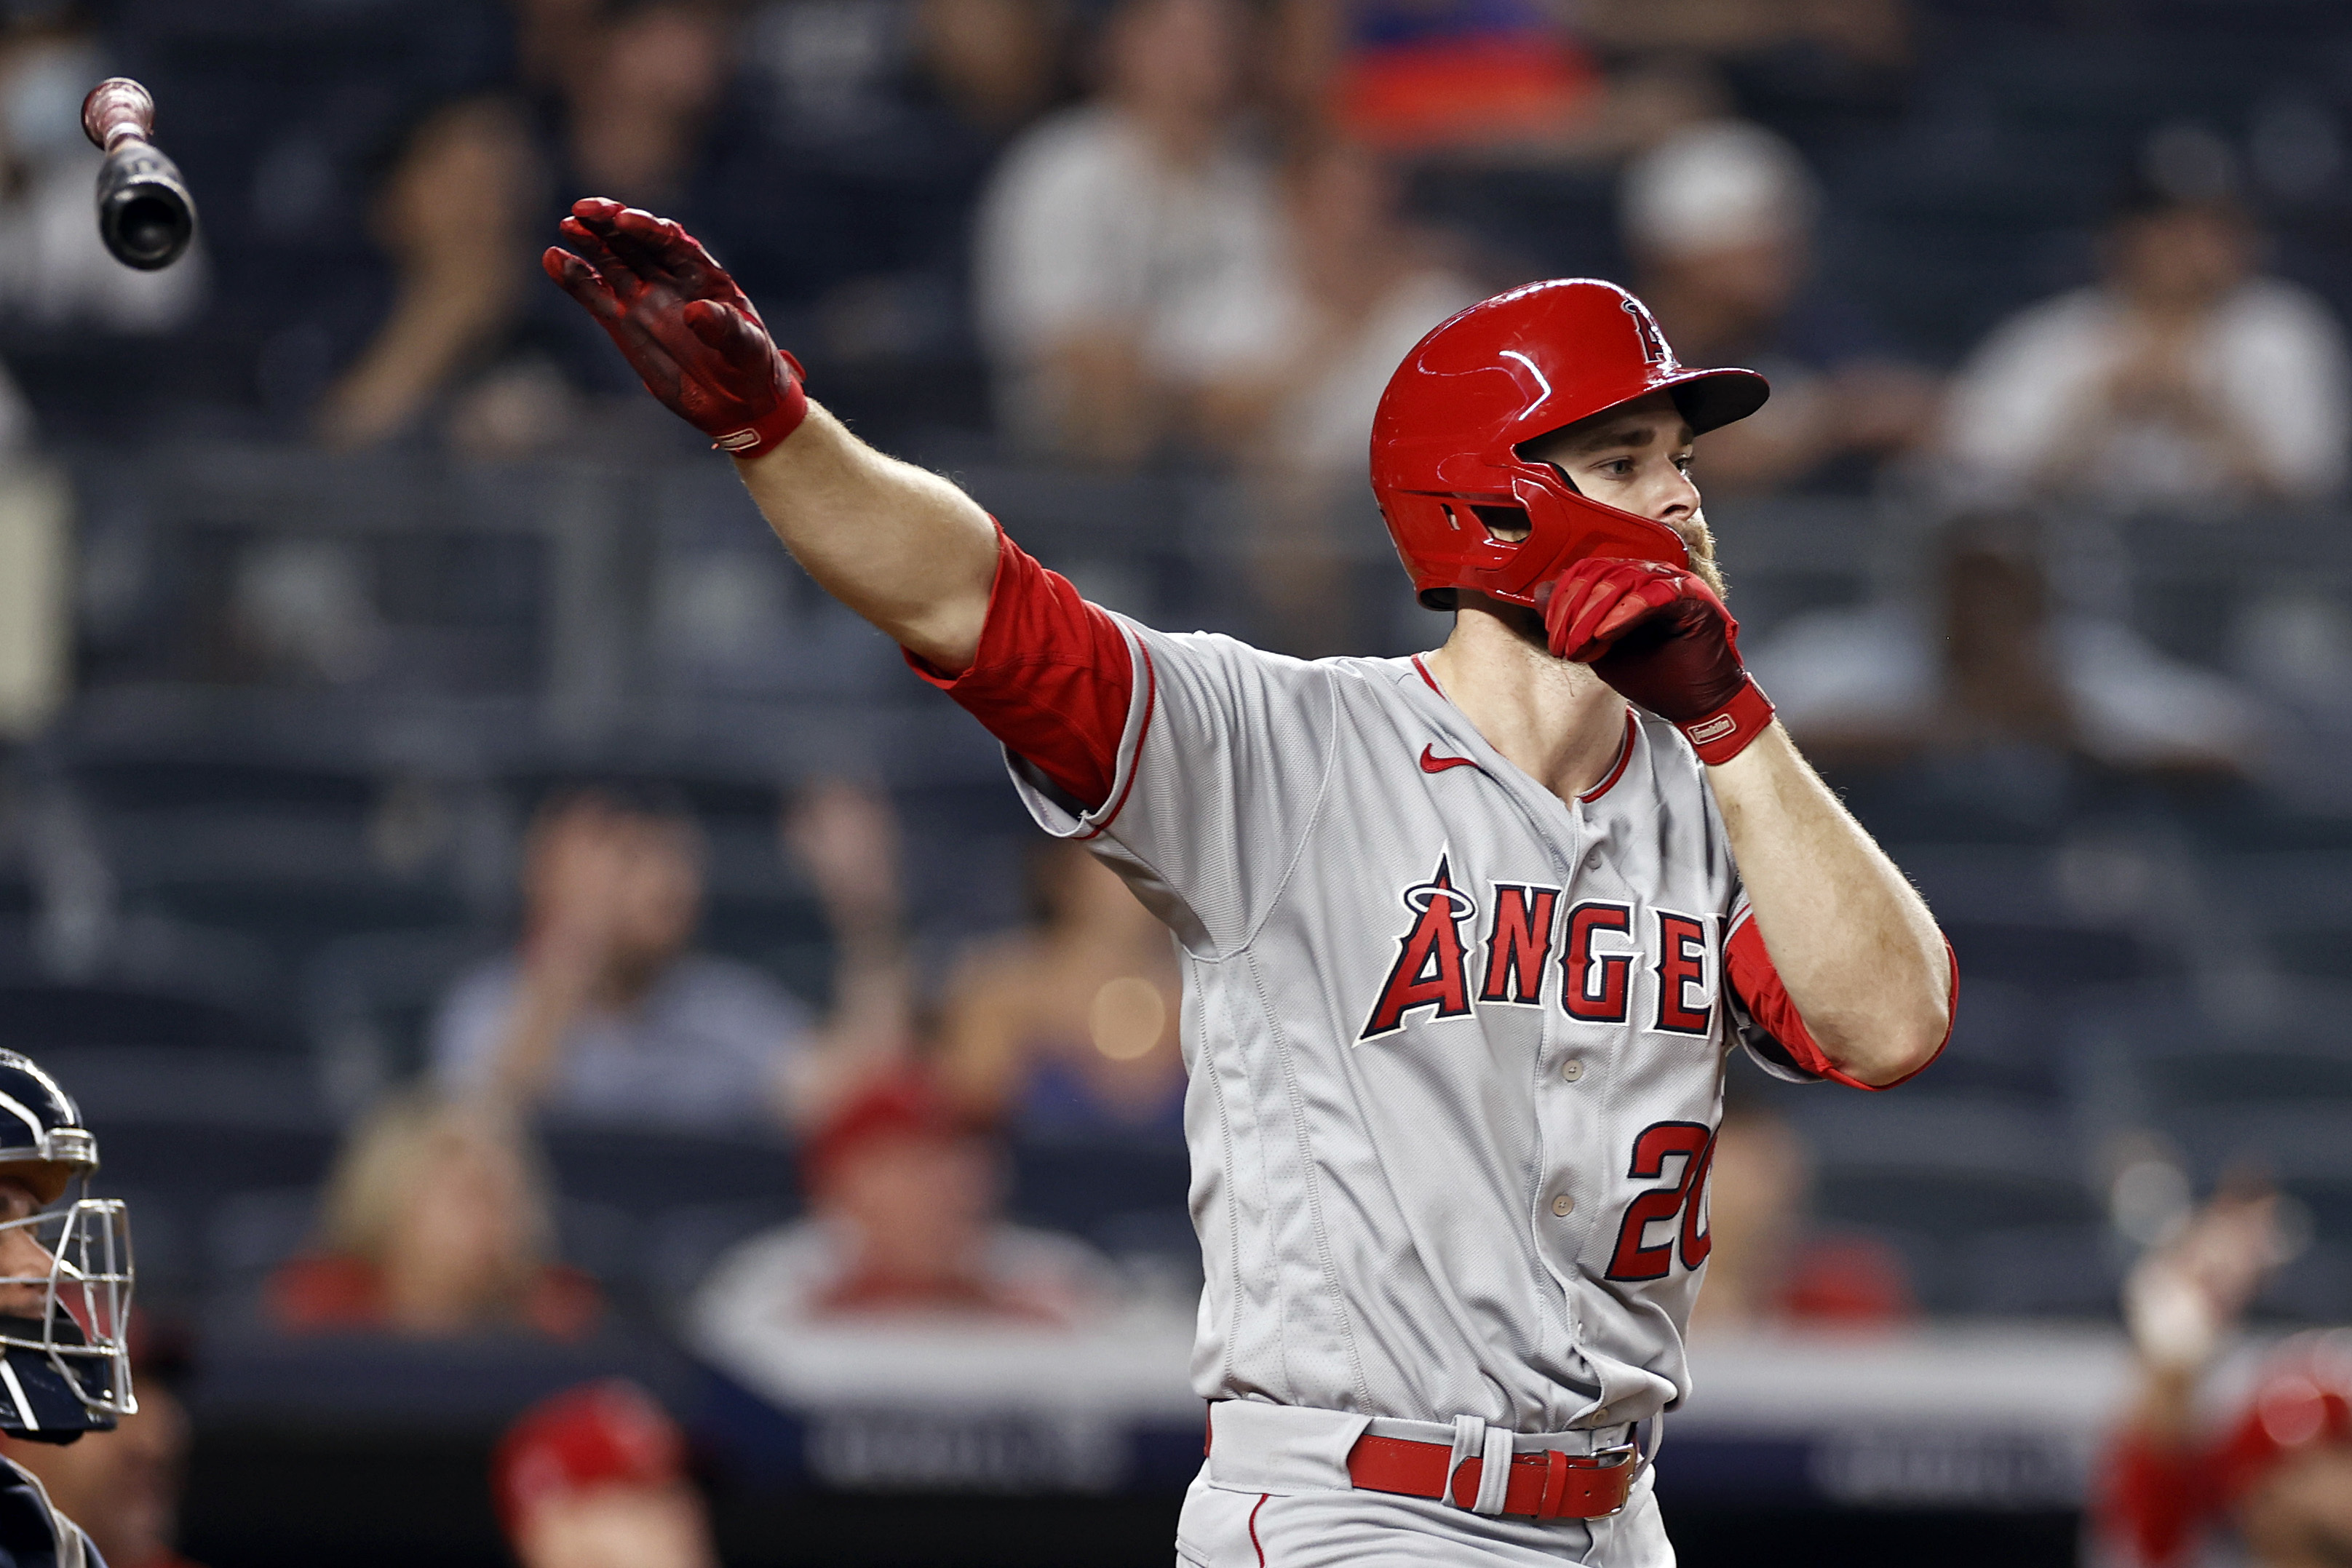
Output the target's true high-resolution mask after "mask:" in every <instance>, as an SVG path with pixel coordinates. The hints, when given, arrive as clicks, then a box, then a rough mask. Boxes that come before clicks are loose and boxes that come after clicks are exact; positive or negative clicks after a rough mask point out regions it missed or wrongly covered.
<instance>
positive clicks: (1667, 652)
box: [1543, 557, 1772, 764]
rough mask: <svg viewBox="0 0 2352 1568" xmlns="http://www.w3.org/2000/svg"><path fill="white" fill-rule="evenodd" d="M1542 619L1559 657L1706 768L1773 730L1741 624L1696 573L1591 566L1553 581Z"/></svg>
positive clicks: (1592, 562) (1639, 563)
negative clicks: (1656, 724)
mask: <svg viewBox="0 0 2352 1568" xmlns="http://www.w3.org/2000/svg"><path fill="white" fill-rule="evenodd" d="M1543 613H1544V632H1545V634H1546V636H1547V638H1548V640H1549V644H1550V647H1551V651H1552V653H1555V654H1557V655H1558V656H1559V657H1560V658H1563V659H1573V660H1575V661H1577V662H1578V663H1579V664H1591V666H1592V671H1593V674H1597V675H1599V676H1600V677H1601V679H1602V680H1604V681H1606V682H1608V683H1609V684H1610V685H1612V686H1613V687H1615V688H1616V689H1617V690H1618V691H1619V692H1621V693H1622V694H1623V695H1626V696H1627V697H1630V698H1631V699H1633V701H1634V702H1637V703H1639V704H1641V705H1642V706H1643V707H1645V708H1648V709H1649V710H1650V711H1651V712H1652V713H1654V714H1656V715H1657V716H1659V717H1660V718H1663V719H1665V720H1667V721H1668V722H1670V723H1672V724H1674V725H1675V726H1676V727H1679V728H1680V729H1681V730H1682V732H1683V734H1684V735H1685V736H1687V737H1689V738H1690V742H1691V745H1692V746H1693V747H1695V748H1696V750H1697V752H1698V755H1699V758H1700V760H1702V761H1704V762H1707V763H1711V764H1712V763H1721V762H1728V761H1729V760H1731V758H1734V757H1737V756H1738V755H1739V753H1740V752H1741V751H1743V750H1745V749H1746V748H1747V746H1748V742H1749V741H1751V740H1753V739H1755V738H1756V737H1757V736H1759V735H1760V734H1762V733H1763V731H1764V729H1765V727H1766V726H1768V725H1769V724H1770V723H1771V721H1772V704H1771V701H1770V699H1769V698H1768V697H1766V696H1765V695H1764V694H1763V692H1762V691H1760V690H1759V689H1758V687H1757V685H1756V683H1755V682H1754V681H1752V680H1750V679H1749V678H1748V667H1747V665H1746V664H1743V663H1742V662H1741V661H1740V657H1739V622H1737V621H1735V620H1733V619H1732V618H1731V612H1730V611H1728V610H1727V609H1725V608H1724V605H1723V601H1722V600H1720V599H1718V598H1717V597H1716V594H1715V591H1714V590H1713V589H1711V588H1709V587H1708V586H1707V585H1706V583H1705V582H1704V581H1702V580H1700V578H1699V577H1698V575H1697V574H1696V572H1692V571H1688V570H1685V569H1683V568H1681V567H1676V566H1669V565H1667V564H1665V563H1664V561H1654V560H1612V559H1605V558H1601V557H1587V558H1586V559H1583V560H1580V561H1578V562H1577V563H1576V564H1574V565H1573V566H1571V567H1570V568H1569V569H1568V570H1566V571H1564V572H1562V573H1560V575H1559V577H1558V578H1557V579H1555V580H1553V581H1552V583H1551V584H1550V591H1549V594H1547V595H1545V596H1544V597H1543Z"/></svg>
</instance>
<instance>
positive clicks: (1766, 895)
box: [1544, 558, 1953, 1085]
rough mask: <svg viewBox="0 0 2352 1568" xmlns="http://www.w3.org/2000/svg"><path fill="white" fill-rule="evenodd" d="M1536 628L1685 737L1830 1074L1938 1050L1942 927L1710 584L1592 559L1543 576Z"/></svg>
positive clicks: (1873, 1075) (1914, 1060)
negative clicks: (1808, 759)
mask: <svg viewBox="0 0 2352 1568" xmlns="http://www.w3.org/2000/svg"><path fill="white" fill-rule="evenodd" d="M1544 627H1545V631H1546V633H1547V635H1548V637H1549V645H1550V648H1551V651H1552V652H1553V653H1556V654H1558V655H1559V656H1560V657H1562V658H1568V659H1575V660H1578V661H1579V662H1581V663H1586V664H1591V666H1592V670H1593V673H1594V674H1597V675H1599V676H1600V677H1601V679H1602V680H1604V681H1606V682H1608V683H1609V684H1610V685H1612V686H1613V687H1615V688H1616V689H1617V690H1618V691H1620V692H1622V693H1623V694H1624V695H1626V696H1628V697H1631V698H1632V699H1633V701H1635V702H1637V703H1640V704H1641V705H1642V706H1643V707H1646V708H1648V709H1649V710H1650V711H1651V712H1653V713H1654V714H1657V715H1658V716H1661V717H1663V718H1665V719H1668V720H1671V721H1672V722H1673V723H1674V724H1675V725H1676V726H1678V727H1680V728H1681V729H1682V731H1683V733H1684V735H1685V736H1686V737H1689V739H1690V742H1691V745H1692V747H1693V749H1695V750H1696V752H1697V753H1698V757H1699V760H1700V761H1702V762H1704V763H1706V775H1707V782H1708V784H1709V785H1710V786H1711V787H1712V788H1713V789H1714V791H1715V800H1716V805H1717V808H1718V809H1719V810H1721V812H1722V813H1723V821H1724V827H1725V830H1726V831H1727V832H1728V833H1729V834H1730V837H1731V852H1732V854H1733V856H1734V857H1736V858H1737V859H1738V862H1739V878H1740V883H1741V885H1742V886H1743V887H1744V888H1745V889H1746V891H1747V894H1748V903H1749V904H1750V906H1751V907H1752V908H1753V909H1754V911H1755V919H1756V928H1757V930H1758V932H1759V934H1760V935H1761V936H1763V938H1764V946H1765V949H1766V951H1767V952H1768V953H1769V955H1770V957H1771V962H1772V967H1773V968H1774V970H1776V971H1777V972H1778V974H1779V976H1780V984H1781V986H1782V988H1785V989H1786V990H1787V992H1788V996H1789V1000H1790V1002H1791V1003H1792V1004H1794V1006H1795V1008H1796V1009H1797V1013H1798V1015H1799V1016H1800V1017H1801V1019H1803V1021H1804V1025H1805V1029H1806V1031H1807V1032H1808V1033H1809V1034H1811V1037H1812V1040H1813V1043H1814V1044H1816V1045H1817V1046H1819V1047H1820V1048H1821V1050H1822V1053H1823V1054H1824V1055H1826V1056H1827V1057H1828V1058H1829V1060H1830V1061H1831V1062H1832V1064H1833V1065H1834V1066H1835V1067H1836V1068H1837V1069H1838V1071H1841V1072H1843V1073H1844V1074H1845V1075H1846V1076H1848V1077H1850V1078H1852V1079H1854V1080H1856V1081H1857V1082H1863V1083H1867V1084H1872V1085H1883V1084H1888V1083H1894V1082H1898V1081H1900V1080H1902V1079H1904V1078H1907V1077H1909V1076H1910V1075H1911V1074H1912V1073H1914V1072H1916V1071H1918V1070H1919V1069H1920V1068H1922V1067H1924V1066H1926V1065H1927V1063H1928V1062H1929V1061H1932V1060H1934V1058H1935V1055H1936V1053H1937V1051H1940V1050H1941V1049H1943V1044H1944V1040H1945V1038H1946V1037H1947V1036H1948V1034H1949V1033H1950V1031H1951V1019H1952V1000H1953V998H1952V981H1953V977H1952V969H1951V958H1950V955H1949V953H1948V950H1947V949H1946V947H1945V946H1944V936H1943V933H1942V932H1941V931H1939V930H1938V929H1937V925H1936V921H1935V917H1934V916H1933V915H1929V914H1928V913H1927V904H1926V902H1925V901H1923V900H1922V899H1921V898H1920V896H1919V894H1917V893H1916V891H1914V890H1913V888H1912V886H1911V884H1910V883H1908V882H1906V881H1905V880H1904V877H1903V873H1901V872H1900V871H1897V870H1896V869H1895V862H1893V861H1891V860H1889V859H1887V858H1886V852H1885V851H1884V850H1882V849H1880V848H1879V847H1878V845H1877V843H1876V842H1875V841H1874V840H1873V839H1872V838H1871V836H1870V835H1869V834H1868V833H1866V832H1864V831H1863V828H1862V824H1861V823H1859V822H1857V821H1854V820H1853V817H1852V816H1850V815H1848V814H1847V812H1846V810H1845V808H1844V807H1843V806H1842V805H1840V804H1839V803H1838V800H1837V797H1836V796H1834V795H1832V794H1831V793H1830V790H1829V787H1828V786H1827V785H1825V784H1823V783H1822V780H1821V777H1820V775H1818V774H1816V773H1815V772H1814V771H1813V770H1812V769H1811V768H1810V767H1808V766H1807V765H1806V763H1805V759H1804V758H1802V757H1801V756H1799V755H1798V753H1797V747H1796V745H1795V743H1794V742H1792V741H1791V740H1790V738H1789V734H1788V731H1786V730H1784V729H1782V728H1781V727H1780V725H1779V724H1777V723H1776V722H1774V720H1773V717H1772V705H1771V703H1770V702H1769V700H1768V699H1767V698H1766V697H1765V695H1764V694H1763V693H1762V692H1761V691H1759V689H1758V688H1757V686H1756V683H1755V682H1754V681H1752V680H1750V679H1749V678H1748V670H1747V666H1746V665H1745V664H1743V663H1742V662H1741V660H1740V657H1739V623H1738V622H1737V621H1734V620H1733V619H1732V618H1731V613H1730V612H1729V611H1727V610H1726V609H1725V608H1724V605H1723V601H1721V600H1720V599H1718V598H1717V597H1716V595H1715V592H1714V591H1713V590H1712V589H1710V588H1709V587H1708V586H1707V585H1706V583H1705V582H1704V581H1702V580H1700V579H1699V578H1698V577H1697V576H1696V575H1695V574H1694V573H1692V572H1690V571H1688V570H1685V569H1683V568H1681V567H1676V566H1669V565H1667V564H1665V563H1664V562H1661V561H1628V560H1612V559H1601V558H1594V559H1587V560H1582V561H1579V562H1577V563H1576V564H1575V565H1573V566H1571V567H1570V568H1569V570H1567V571H1565V572H1563V573H1562V574H1561V575H1560V577H1559V580H1557V581H1556V582H1555V583H1554V584H1553V585H1552V587H1551V589H1550V591H1549V593H1548V594H1547V595H1546V597H1545V601H1544ZM1751 999H1752V998H1751Z"/></svg>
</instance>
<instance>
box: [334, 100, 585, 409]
mask: <svg viewBox="0 0 2352 1568" xmlns="http://www.w3.org/2000/svg"><path fill="white" fill-rule="evenodd" d="M539 179H540V174H539V169H538V164H537V161H536V157H535V154H534V153H533V152H532V150H531V146H530V137H529V134H528V132H527V130H526V128H525V126H524V123H523V120H522V118H521V116H520V113H519V112H518V111H517V110H516V109H515V107H514V106H513V105H512V104H510V103H509V102H507V101H506V100H504V99H497V98H481V99H468V100H467V101H465V102H462V103H457V104H452V105H449V106H447V107H446V108H444V109H442V110H438V111H436V113H434V114H433V115H432V116H431V117H430V118H428V119H427V120H425V122H424V123H423V124H422V125H420V126H419V127H418V128H417V130H416V131H415V133H414V134H413V135H412V136H411V137H410V138H409V140H408V141H407V144H406V145H405V147H404V149H403V151H402V152H401V154H400V157H399V159H398V160H397V161H396V162H394V165H393V167H392V170H391V172H390V173H389V174H388V175H387V176H386V178H385V180H384V182H383V187H382V189H381V190H380V191H379V192H378V193H377V195H376V200H375V208H374V212H373V230H374V234H375V237H376V242H377V243H378V244H379V245H381V246H383V249H384V250H385V251H386V253H388V254H389V255H390V256H391V257H392V259H393V262H394V267H395V270H396V273H397V277H398V282H397V287H396V292H395V295H394V303H393V308H392V314H391V316H390V317H389V318H388V319H386V320H385V321H384V323H383V326H382V327H380V328H379V329H377V330H376V333H375V335H374V337H373V339H372V340H370V342H369V343H368V345H367V347H366V348H365V349H363V350H362V351H361V353H360V357H359V359H358V361H356V362H355V363H353V364H352V367H351V368H350V369H349V370H348V371H345V372H344V373H343V374H342V376H341V378H340V379H339V380H338V381H337V382H335V384H334V385H333V387H331V389H330V390H329V391H328V393H327V397H326V401H325V404H324V406H323V407H322V408H321V409H320V413H319V434H320V438H321V439H323V440H324V441H326V442H327V443H328V444H331V445H334V446H342V447H353V446H367V445H372V444H375V443H377V442H380V441H383V440H386V439H389V438H391V437H393V436H395V435H398V434H403V433H404V432H405V431H408V430H410V429H412V428H413V427H414V426H415V424H416V423H418V421H419V420H420V419H421V418H422V417H423V416H424V414H425V412H426V411H427V410H428V409H429V408H430V407H432V406H433V405H434V404H435V402H436V401H441V400H445V399H446V397H447V396H448V395H449V394H450V393H451V392H452V391H453V388H454V386H455V384H456V383H457V382H459V381H460V380H461V379H462V378H465V377H467V376H468V375H469V374H475V373H478V372H480V371H483V370H484V369H485V368H486V367H487V366H488V363H489V361H491V360H492V359H493V358H494V357H495V355H496V354H497V353H498V352H499V350H501V349H502V348H503V347H504V346H505V343H506V340H507V337H508V334H509V329H511V328H512V326H513V324H514V321H515V319H516V315H517V310H518V306H519V303H520V293H521V290H522V288H523V287H524V285H525V283H526V281H527V280H528V279H529V278H530V276H531V274H530V258H531V255H532V252H531V248H530V242H531V240H532V238H533V237H534V236H533V235H531V234H530V232H529V231H530V220H531V216H532V214H533V211H534V209H535V206H536V195H537V186H538V183H539ZM532 439H533V435H532V434H531V433H525V434H523V436H522V438H521V439H520V441H519V442H516V443H514V444H520V445H528V444H531V442H532Z"/></svg>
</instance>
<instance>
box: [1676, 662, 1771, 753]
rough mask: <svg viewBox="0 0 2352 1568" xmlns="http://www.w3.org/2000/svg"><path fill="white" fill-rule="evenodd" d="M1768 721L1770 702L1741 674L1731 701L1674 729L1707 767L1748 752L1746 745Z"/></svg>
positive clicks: (1761, 732) (1768, 698)
mask: <svg viewBox="0 0 2352 1568" xmlns="http://www.w3.org/2000/svg"><path fill="white" fill-rule="evenodd" d="M1771 722H1772V699H1771V698H1770V697H1768V696H1766V695H1764V688H1763V687H1761V686H1759V685H1757V684H1756V682H1755V679H1754V678H1753V677H1752V676H1748V675H1746V674H1742V675H1741V677H1740V681H1739V689H1738V691H1736V692H1734V693H1732V694H1731V700H1730V701H1729V702H1727V703H1726V704H1724V705H1723V706H1721V707H1719V708H1717V709H1716V710H1715V711H1714V712H1713V713H1711V714H1708V715H1706V716H1704V717H1701V718H1695V719H1693V720H1691V721H1690V722H1689V723H1688V724H1685V725H1677V726H1676V728H1678V729H1680V730H1681V731H1682V732H1683V736H1684V738H1685V739H1687V740H1688V741H1689V742H1690V743H1691V749H1692V750H1694V751H1696V752H1697V753H1698V759H1699V760H1700V761H1701V762H1704V763H1706V765H1707V766H1708V767H1710V768H1714V767H1717V766H1719V765H1721V764H1723V763H1726V762H1728V761H1730V760H1731V759H1732V758H1735V757H1737V756H1738V755H1739V754H1740V753H1741V752H1743V751H1745V750H1747V749H1748V742H1749V741H1751V740H1753V739H1755V738H1756V737H1758V736H1759V735H1761V734H1763V733H1764V730H1765V728H1766V727H1767V726H1769V725H1770V724H1771Z"/></svg>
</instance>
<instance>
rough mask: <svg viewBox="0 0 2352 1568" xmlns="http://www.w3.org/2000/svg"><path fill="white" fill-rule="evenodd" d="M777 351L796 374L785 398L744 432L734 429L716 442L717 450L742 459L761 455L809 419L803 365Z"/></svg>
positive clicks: (787, 379)
mask: <svg viewBox="0 0 2352 1568" xmlns="http://www.w3.org/2000/svg"><path fill="white" fill-rule="evenodd" d="M776 352H777V355H778V356H779V357H780V358H782V361H784V363H785V364H787V365H790V366H791V367H792V374H791V375H789V376H787V377H785V378H784V392H783V396H782V397H781V398H779V399H778V400H777V401H776V406H775V407H774V408H772V409H770V410H769V411H768V412H767V413H764V414H762V415H761V417H760V418H759V419H758V420H757V421H756V422H754V423H751V424H749V425H746V426H745V427H744V428H742V429H741V430H730V431H729V432H728V433H727V434H724V435H722V436H719V438H718V439H717V440H715V441H713V442H712V443H711V447H712V448H713V449H714V450H716V451H719V452H724V453H726V454H727V455H729V456H730V457H734V458H739V459H740V458H751V457H758V456H761V455H763V454H765V453H767V452H769V451H771V450H772V449H773V448H774V447H775V446H776V445H777V444H779V443H781V442H782V440H783V439H784V437H785V436H787V435H790V434H792V433H793V431H795V430H798V429H799V428H800V427H801V421H803V420H804V419H806V418H807V417H808V393H807V392H805V391H803V389H802V387H801V362H800V361H798V360H796V359H794V358H793V357H792V356H791V355H790V354H787V353H785V352H784V351H783V350H782V349H779V350H776Z"/></svg>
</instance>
